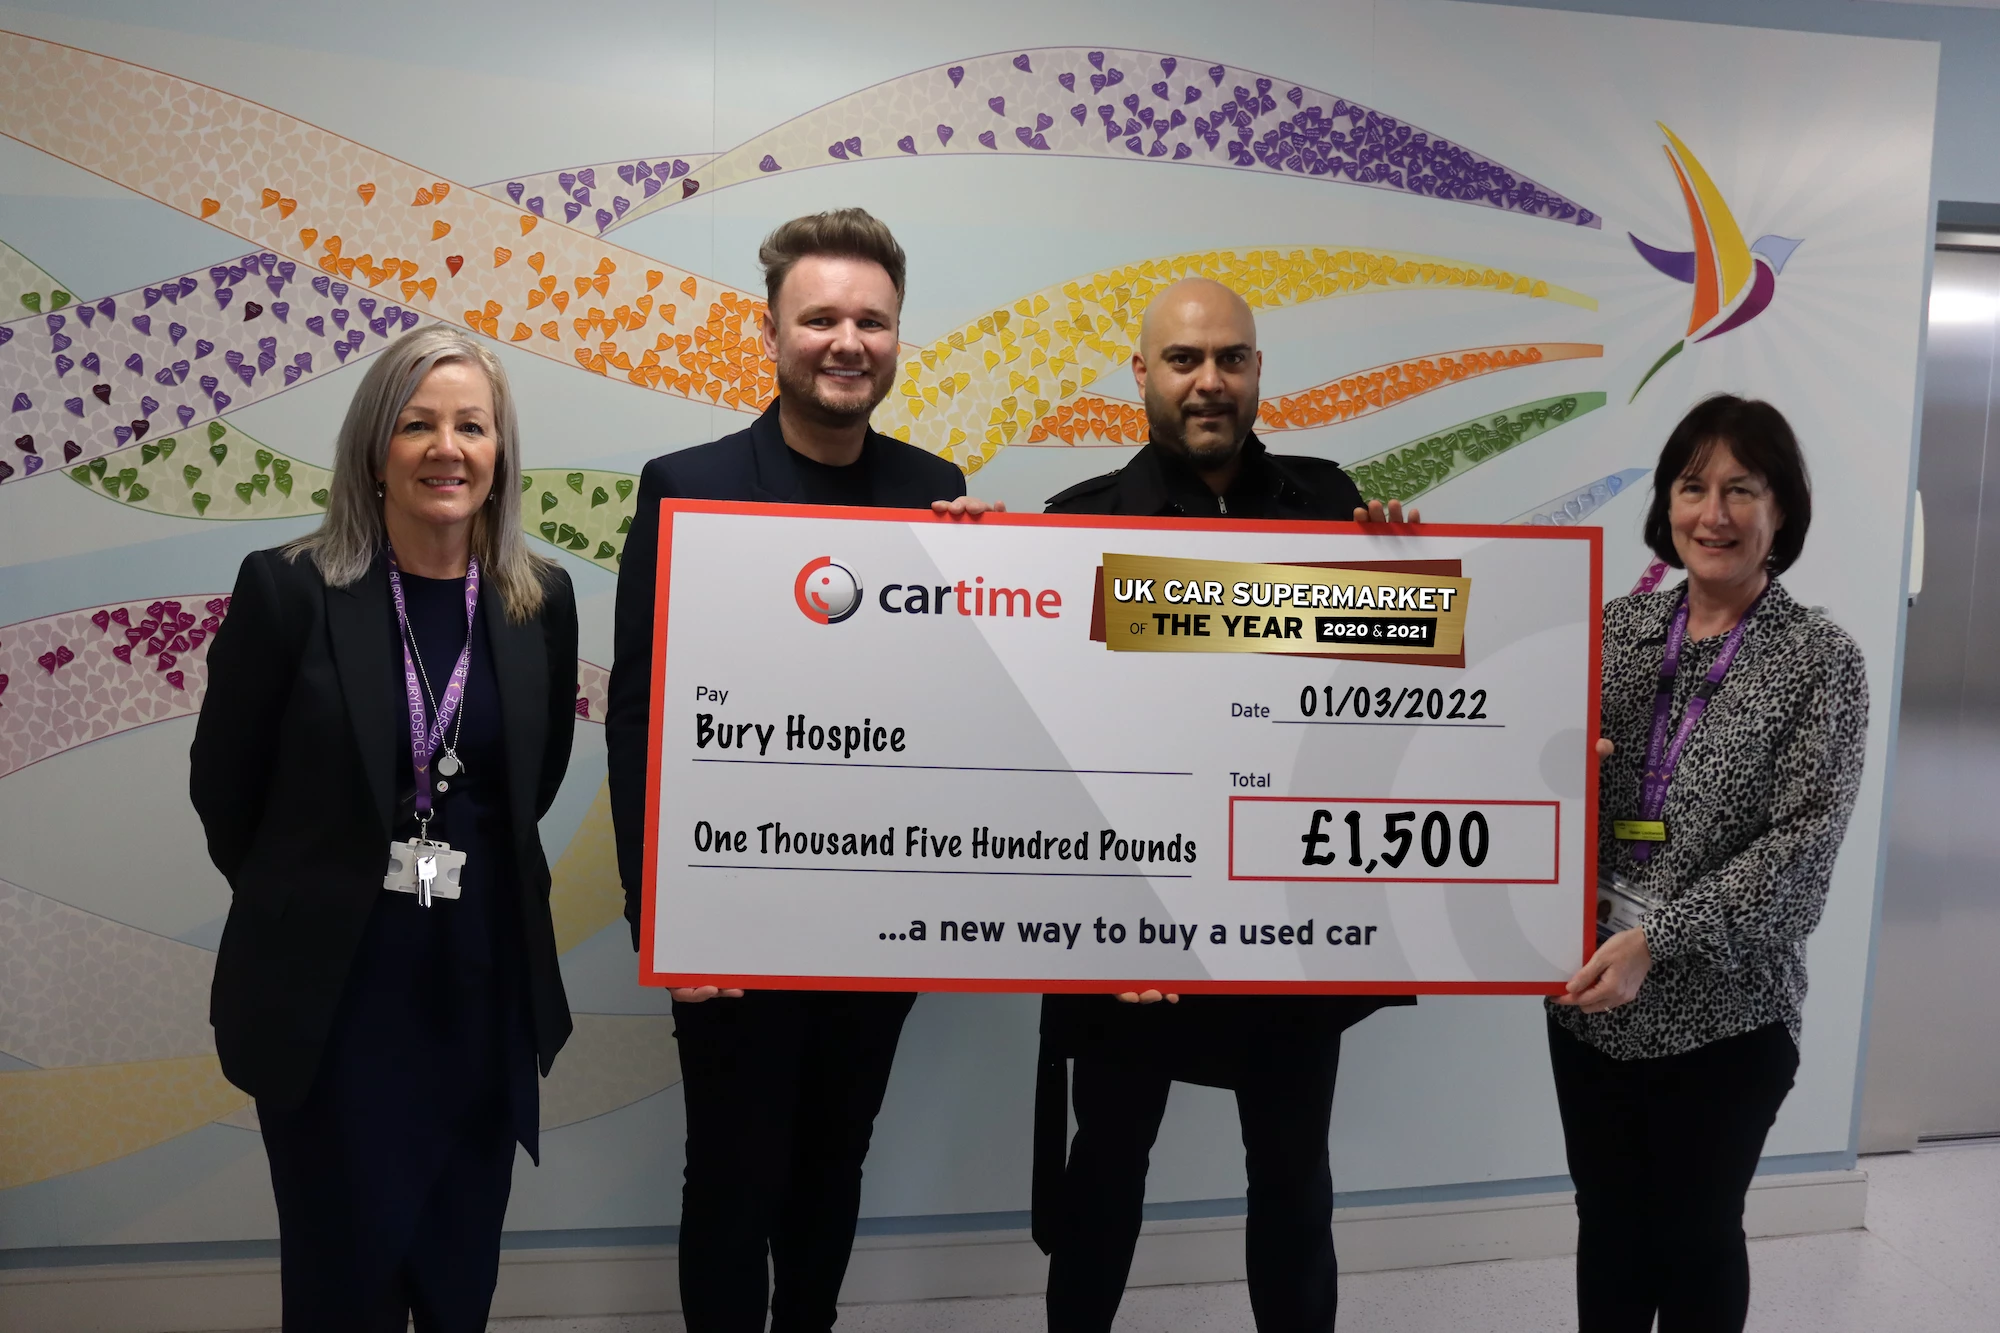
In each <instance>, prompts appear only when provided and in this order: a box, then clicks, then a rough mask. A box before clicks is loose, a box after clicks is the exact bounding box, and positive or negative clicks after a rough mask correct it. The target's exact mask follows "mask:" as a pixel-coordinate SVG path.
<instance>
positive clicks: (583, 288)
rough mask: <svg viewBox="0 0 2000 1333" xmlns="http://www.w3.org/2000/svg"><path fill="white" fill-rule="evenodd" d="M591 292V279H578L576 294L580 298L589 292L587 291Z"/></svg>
mask: <svg viewBox="0 0 2000 1333" xmlns="http://www.w3.org/2000/svg"><path fill="white" fill-rule="evenodd" d="M589 290H590V279H589V278H578V279H577V280H576V294H577V295H578V296H582V295H583V294H584V293H585V292H587V291H589Z"/></svg>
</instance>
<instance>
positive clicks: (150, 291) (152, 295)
mask: <svg viewBox="0 0 2000 1333" xmlns="http://www.w3.org/2000/svg"><path fill="white" fill-rule="evenodd" d="M145 295H146V309H148V310H151V309H152V308H153V307H154V305H156V304H158V302H159V299H160V289H159V288H158V287H148V288H147V289H146V293H145Z"/></svg>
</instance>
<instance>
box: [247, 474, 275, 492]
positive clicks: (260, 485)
mask: <svg viewBox="0 0 2000 1333" xmlns="http://www.w3.org/2000/svg"><path fill="white" fill-rule="evenodd" d="M250 484H251V485H252V486H255V487H256V488H257V494H259V495H269V494H270V493H271V479H270V478H269V477H268V476H266V475H264V474H263V473H262V472H259V473H258V474H257V475H256V476H254V477H252V478H250Z"/></svg>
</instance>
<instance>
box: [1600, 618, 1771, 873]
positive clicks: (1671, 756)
mask: <svg viewBox="0 0 2000 1333" xmlns="http://www.w3.org/2000/svg"><path fill="white" fill-rule="evenodd" d="M1765 587H1766V591H1768V590H1769V585H1768V584H1766V585H1765ZM1763 601H1764V594H1763V593H1761V592H1760V593H1758V594H1757V600H1756V601H1754V602H1752V603H1750V607H1749V609H1748V610H1746V611H1745V612H1744V613H1743V618H1742V619H1740V620H1738V621H1737V622H1736V628H1734V629H1732V630H1730V631H1729V637H1728V638H1727V639H1725V640H1723V643H1722V651H1721V652H1719V653H1717V654H1716V656H1715V665H1714V666H1712V667H1710V668H1709V669H1708V675H1707V676H1705V677H1704V678H1703V679H1702V682H1701V684H1699V685H1697V686H1695V688H1694V697H1693V698H1691V699H1689V700H1688V706H1687V712H1686V713H1685V714H1683V715H1682V717H1681V725H1680V727H1679V728H1678V729H1677V730H1676V731H1675V732H1674V739H1673V744H1672V745H1669V744H1667V725H1668V723H1669V722H1671V721H1672V718H1673V710H1674V677H1676V676H1677V675H1679V674H1680V669H1681V650H1682V649H1683V648H1684V647H1686V646H1687V627H1688V598H1687V591H1686V589H1682V591H1681V600H1680V605H1679V606H1677V607H1676V608H1674V620H1673V624H1672V626H1671V627H1669V629H1668V630H1667V651H1666V655H1665V657H1664V658H1663V659H1662V660H1661V662H1660V683H1659V688H1658V690H1657V691H1656V692H1655V693H1654V695H1653V734H1652V736H1651V738H1650V739H1649V740H1648V741H1647V744H1646V779H1645V782H1644V784H1643V785H1642V786H1641V788H1640V793H1639V818H1637V819H1620V820H1617V821H1615V822H1614V823H1613V825H1612V833H1613V834H1614V835H1615V836H1616V837H1618V838H1619V839H1620V840H1622V841H1625V842H1629V843H1631V844H1632V846H1631V852H1632V859H1633V860H1634V861H1640V862H1644V861H1647V860H1650V859H1652V855H1653V844H1654V843H1659V842H1665V841H1666V839H1667V826H1666V824H1665V823H1664V822H1662V820H1661V819H1660V816H1661V815H1662V814H1663V813H1664V812H1665V811H1666V808H1667V786H1668V784H1669V783H1671V782H1672V781H1673V780H1674V770H1675V769H1677V768H1679V767H1680V762H1681V751H1682V750H1684V749H1686V748H1687V743H1688V738H1689V737H1690V736H1692V735H1694V729H1695V727H1697V726H1698V725H1700V723H1701V715H1702V714H1703V713H1705V712H1707V711H1708V701H1709V700H1710V699H1711V698H1713V697H1714V695H1715V691H1716V688H1717V687H1718V686H1720V685H1721V684H1722V678H1723V677H1724V676H1726V675H1728V674H1729V668H1730V667H1731V666H1732V665H1734V663H1735V661H1736V654H1737V653H1738V652H1739V651H1741V649H1742V647H1743V636H1744V634H1745V633H1746V632H1747V631H1748V630H1749V628H1750V617H1752V616H1754V615H1756V614H1757V608H1758V607H1759V606H1761V605H1762V604H1763Z"/></svg>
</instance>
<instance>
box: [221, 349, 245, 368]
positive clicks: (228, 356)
mask: <svg viewBox="0 0 2000 1333" xmlns="http://www.w3.org/2000/svg"><path fill="white" fill-rule="evenodd" d="M222 359H223V360H224V361H226V362H228V363H229V368H230V369H231V370H240V369H241V368H242V366H243V353H241V352H239V351H237V350H236V349H235V348H234V347H232V348H230V349H229V350H228V351H226V352H224V353H223V354H222Z"/></svg>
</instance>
